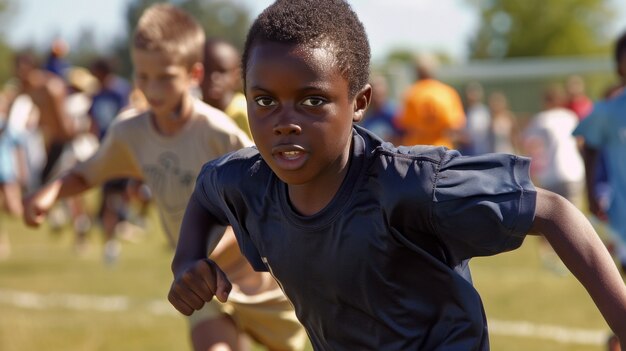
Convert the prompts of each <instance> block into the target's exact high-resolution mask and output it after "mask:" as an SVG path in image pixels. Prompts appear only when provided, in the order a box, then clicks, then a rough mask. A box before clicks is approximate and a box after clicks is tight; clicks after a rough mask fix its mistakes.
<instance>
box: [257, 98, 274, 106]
mask: <svg viewBox="0 0 626 351" xmlns="http://www.w3.org/2000/svg"><path fill="white" fill-rule="evenodd" d="M254 101H255V102H256V103H257V105H259V106H262V107H267V106H273V105H276V102H275V101H274V100H272V99H270V98H268V97H265V96H261V97H258V98H256V99H254Z"/></svg>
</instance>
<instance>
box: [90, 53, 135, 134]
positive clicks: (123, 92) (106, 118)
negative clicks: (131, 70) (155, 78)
mask: <svg viewBox="0 0 626 351" xmlns="http://www.w3.org/2000/svg"><path fill="white" fill-rule="evenodd" d="M90 69H91V73H92V74H93V75H94V76H95V77H96V79H98V82H99V89H98V90H97V91H96V92H95V94H94V96H93V99H92V100H93V102H92V104H91V108H90V109H89V115H90V116H91V119H92V131H93V133H94V134H95V135H96V136H98V138H99V139H102V138H103V137H104V134H105V133H106V131H107V129H108V128H109V125H110V124H111V122H113V119H114V118H115V116H117V114H118V113H119V112H120V111H121V110H122V108H124V107H125V106H126V105H128V98H129V95H130V92H131V89H132V88H131V85H130V83H128V82H127V81H126V80H125V79H123V78H121V77H119V76H118V75H116V74H115V73H114V72H113V67H112V65H111V63H110V62H109V60H107V59H105V58H99V59H96V60H95V61H94V62H93V63H92V64H91V67H90Z"/></svg>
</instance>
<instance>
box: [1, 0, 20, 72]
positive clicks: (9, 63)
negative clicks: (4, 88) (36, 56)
mask: <svg viewBox="0 0 626 351" xmlns="http://www.w3.org/2000/svg"><path fill="white" fill-rule="evenodd" d="M15 9H16V3H15V2H14V1H12V0H0V33H4V31H5V30H6V27H7V25H8V24H9V23H10V18H11V15H12V14H13V13H14V11H15ZM12 70H13V49H12V48H11V47H9V46H8V44H7V42H6V39H5V38H4V35H2V34H0V83H3V82H5V81H6V80H7V79H9V77H11V74H12Z"/></svg>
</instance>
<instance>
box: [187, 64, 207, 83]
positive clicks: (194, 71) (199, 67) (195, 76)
mask: <svg viewBox="0 0 626 351" xmlns="http://www.w3.org/2000/svg"><path fill="white" fill-rule="evenodd" d="M189 76H190V77H191V80H192V81H193V82H194V83H195V84H197V85H198V86H199V85H200V83H202V80H203V79H204V65H203V64H202V63H200V62H196V63H194V64H193V65H192V66H191V68H190V69H189Z"/></svg>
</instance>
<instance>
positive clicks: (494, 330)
mask: <svg viewBox="0 0 626 351" xmlns="http://www.w3.org/2000/svg"><path fill="white" fill-rule="evenodd" d="M0 304H4V305H10V306H14V307H19V308H25V309H36V310H47V309H69V310H77V311H97V312H122V311H127V310H131V309H133V310H143V311H145V312H147V313H149V314H152V315H158V316H176V315H179V316H180V314H179V313H178V312H177V311H176V310H175V309H174V307H172V306H171V305H170V304H169V302H167V301H165V299H164V300H148V301H146V300H138V299H135V300H134V299H132V298H130V297H128V296H122V295H112V296H93V295H79V294H60V293H50V294H40V293H33V292H27V291H16V290H6V289H0ZM489 333H490V334H492V335H504V336H516V337H524V338H535V339H545V340H552V341H556V342H560V343H564V344H582V345H602V344H605V343H606V340H607V338H608V335H609V333H608V331H607V330H592V329H579V328H570V327H565V326H559V325H548V324H536V323H532V322H527V321H505V320H499V319H489Z"/></svg>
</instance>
